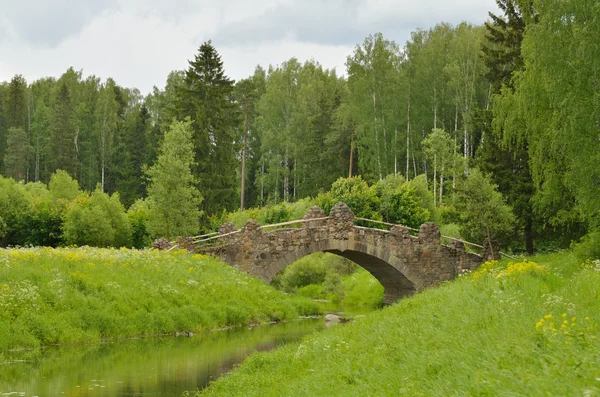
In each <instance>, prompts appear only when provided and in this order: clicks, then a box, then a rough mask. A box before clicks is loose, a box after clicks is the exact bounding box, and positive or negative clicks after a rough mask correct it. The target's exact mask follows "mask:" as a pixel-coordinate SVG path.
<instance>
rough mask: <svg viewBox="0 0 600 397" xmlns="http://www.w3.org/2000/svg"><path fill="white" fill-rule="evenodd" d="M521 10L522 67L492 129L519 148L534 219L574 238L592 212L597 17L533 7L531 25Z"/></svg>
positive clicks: (501, 99) (573, 6) (579, 7)
mask: <svg viewBox="0 0 600 397" xmlns="http://www.w3.org/2000/svg"><path fill="white" fill-rule="evenodd" d="M519 4H521V2H519ZM525 5H529V7H522V8H521V10H522V11H523V13H524V14H525V12H527V19H526V24H527V29H526V31H525V34H524V36H523V42H522V46H521V54H522V57H523V64H524V67H523V70H522V71H520V72H519V73H517V74H516V75H515V76H514V79H513V82H512V83H513V86H514V90H511V89H510V88H509V87H507V88H505V89H503V90H502V91H501V94H500V95H498V96H497V97H495V103H494V114H495V116H496V118H495V120H494V127H495V128H497V129H498V130H502V131H503V133H504V139H506V140H508V141H509V142H514V143H515V144H518V145H521V146H522V147H524V148H526V151H527V154H528V156H529V161H528V164H529V165H530V168H531V174H532V178H533V182H534V185H535V195H534V197H533V204H534V210H535V212H536V213H538V214H540V216H541V217H542V219H543V220H544V221H545V223H546V224H548V225H550V226H551V227H552V228H562V229H563V230H569V233H570V235H569V237H570V239H572V238H577V237H579V236H578V234H579V233H580V226H581V225H582V224H583V225H584V224H585V223H584V222H590V221H592V220H593V219H594V218H595V217H597V215H598V208H600V198H599V196H598V181H600V171H599V170H598V167H597V166H596V165H597V163H598V161H599V160H600V155H599V153H600V147H599V144H598V139H597V138H598V125H600V122H599V120H600V111H599V109H598V106H597V100H598V97H599V94H598V90H597V89H596V87H597V77H596V76H597V71H598V69H599V67H600V65H599V62H598V58H599V56H600V50H599V49H598V46H597V44H596V41H597V40H596V38H595V37H594V32H597V31H598V29H600V10H599V9H598V7H597V6H596V4H595V3H593V2H587V1H569V2H560V3H552V2H549V1H546V0H538V1H533V9H534V10H535V12H534V13H533V18H531V14H532V12H531V7H530V6H531V4H528V2H525ZM524 18H526V17H525V15H524ZM528 21H533V22H528ZM578 229H579V230H578Z"/></svg>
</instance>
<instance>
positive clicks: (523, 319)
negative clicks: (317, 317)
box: [199, 254, 600, 396]
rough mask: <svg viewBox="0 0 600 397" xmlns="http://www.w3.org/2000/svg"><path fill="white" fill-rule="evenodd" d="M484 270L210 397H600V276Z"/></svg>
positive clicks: (228, 380) (513, 267)
mask: <svg viewBox="0 0 600 397" xmlns="http://www.w3.org/2000/svg"><path fill="white" fill-rule="evenodd" d="M535 259H537V260H538V261H539V262H540V263H544V264H545V265H538V264H536V263H534V262H528V261H523V262H519V263H510V264H506V263H501V264H494V263H488V264H486V265H485V266H484V267H483V268H482V269H481V270H480V271H478V272H476V273H474V274H472V275H469V276H467V277H463V278H461V279H459V280H456V281H453V282H450V283H447V284H445V285H444V286H442V287H439V288H437V289H431V290H428V291H425V292H423V293H421V294H418V295H416V296H414V297H412V298H410V299H405V300H402V301H400V302H398V303H397V304H395V305H393V306H391V307H388V308H386V309H384V310H382V311H380V312H377V313H373V314H371V315H368V316H366V317H363V318H357V319H356V321H355V322H353V323H350V324H346V325H341V326H336V327H334V328H331V329H329V330H328V331H325V332H323V333H321V334H316V335H311V336H309V337H307V338H305V339H304V340H303V341H301V342H300V343H298V344H291V345H286V346H284V347H283V348H281V349H279V350H277V351H273V352H269V353H259V354H255V355H253V356H251V357H250V358H248V359H247V360H246V361H245V363H244V364H243V365H242V366H241V367H240V368H239V369H237V370H235V371H234V372H232V373H231V374H230V375H228V376H225V377H223V378H221V379H219V380H218V381H216V382H215V383H214V384H212V385H211V386H210V387H209V388H207V389H205V390H204V391H203V392H201V393H199V395H201V396H252V395H255V396H469V395H471V396H515V395H519V396H523V395H526V396H549V395H552V396H576V395H586V396H597V395H600V355H599V353H598V352H600V340H599V337H600V327H599V326H598V324H599V323H600V297H599V292H598V291H599V288H600V266H597V264H593V263H592V264H590V263H588V265H587V268H586V269H583V268H582V266H581V265H579V264H578V263H577V262H576V261H575V260H574V259H573V258H572V257H570V256H569V255H568V254H563V255H554V256H547V257H540V258H535Z"/></svg>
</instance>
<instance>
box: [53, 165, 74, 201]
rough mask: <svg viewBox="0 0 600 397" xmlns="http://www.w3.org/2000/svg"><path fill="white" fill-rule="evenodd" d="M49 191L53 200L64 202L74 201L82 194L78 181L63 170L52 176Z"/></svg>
mask: <svg viewBox="0 0 600 397" xmlns="http://www.w3.org/2000/svg"><path fill="white" fill-rule="evenodd" d="M48 190H49V191H50V195H51V196H52V198H54V199H55V200H63V201H64V202H69V201H72V200H73V199H75V197H77V196H79V194H80V193H81V192H80V190H79V184H78V183H77V181H76V180H75V179H73V178H71V176H70V175H69V174H68V173H67V172H66V171H63V170H57V171H56V172H55V173H54V174H52V176H51V177H50V183H49V184H48Z"/></svg>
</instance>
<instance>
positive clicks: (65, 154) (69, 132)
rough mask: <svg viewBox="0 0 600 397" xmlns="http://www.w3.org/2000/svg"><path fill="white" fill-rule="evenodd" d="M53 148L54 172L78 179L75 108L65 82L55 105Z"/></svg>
mask: <svg viewBox="0 0 600 397" xmlns="http://www.w3.org/2000/svg"><path fill="white" fill-rule="evenodd" d="M52 110H53V113H52V118H51V124H50V128H51V137H52V139H51V141H50V142H51V143H50V145H51V148H52V157H51V158H52V162H53V167H52V169H53V170H59V169H60V170H65V171H67V172H68V173H69V174H70V175H71V176H72V177H73V178H77V172H76V157H75V155H76V153H75V126H74V108H73V104H72V101H71V95H70V92H69V88H68V87H67V84H66V83H65V82H64V81H63V82H62V83H61V84H60V86H59V88H58V92H57V94H56V98H55V100H54V103H53V108H52Z"/></svg>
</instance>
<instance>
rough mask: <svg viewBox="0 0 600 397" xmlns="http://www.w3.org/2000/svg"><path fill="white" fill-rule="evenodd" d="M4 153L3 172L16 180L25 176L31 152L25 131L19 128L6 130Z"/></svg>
mask: <svg viewBox="0 0 600 397" xmlns="http://www.w3.org/2000/svg"><path fill="white" fill-rule="evenodd" d="M6 145H7V148H6V155H5V156H4V173H5V175H6V176H8V177H11V178H13V179H14V180H16V181H24V180H25V179H26V178H27V165H28V164H27V163H28V160H29V156H30V155H31V154H32V152H33V147H32V146H31V144H30V143H29V137H28V136H27V133H26V132H25V131H24V130H22V129H20V128H11V129H9V130H8V137H7V144H6Z"/></svg>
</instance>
